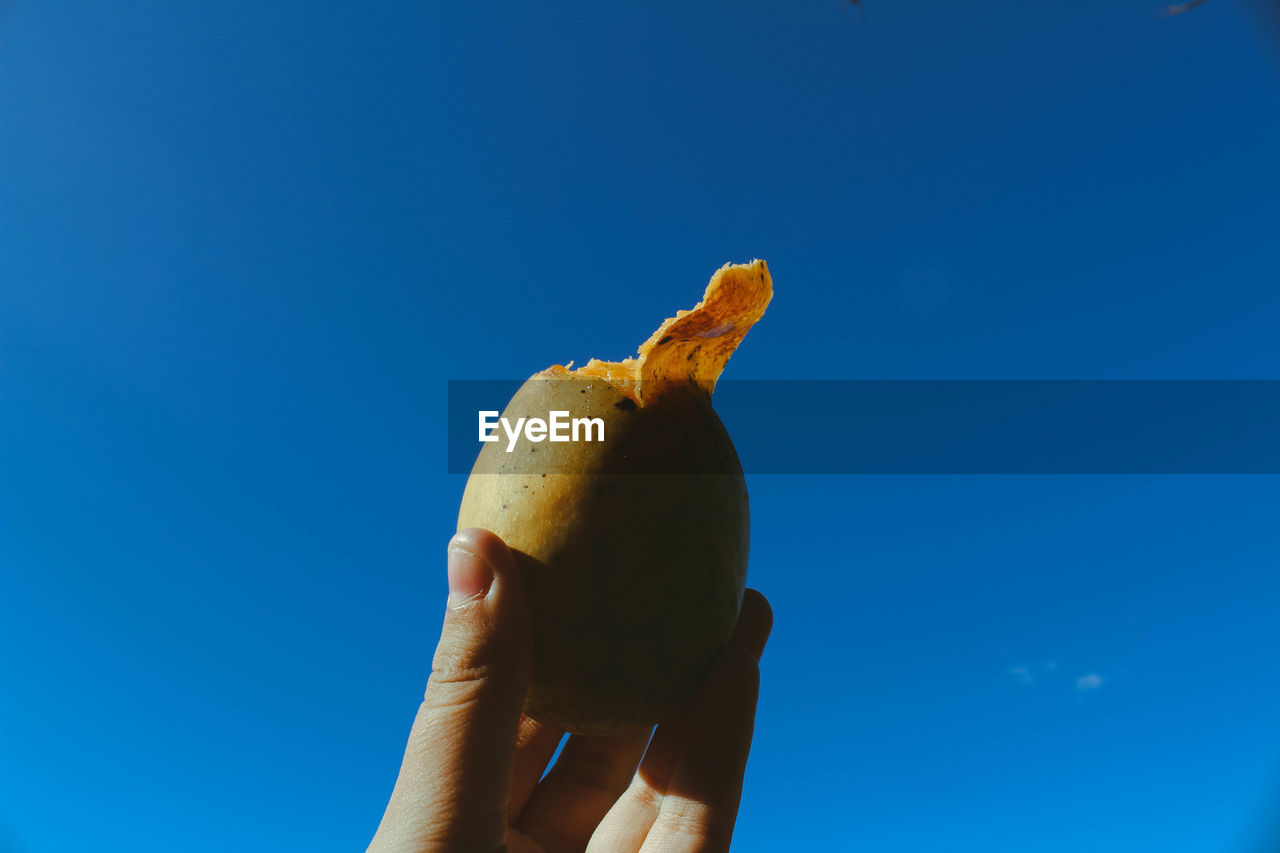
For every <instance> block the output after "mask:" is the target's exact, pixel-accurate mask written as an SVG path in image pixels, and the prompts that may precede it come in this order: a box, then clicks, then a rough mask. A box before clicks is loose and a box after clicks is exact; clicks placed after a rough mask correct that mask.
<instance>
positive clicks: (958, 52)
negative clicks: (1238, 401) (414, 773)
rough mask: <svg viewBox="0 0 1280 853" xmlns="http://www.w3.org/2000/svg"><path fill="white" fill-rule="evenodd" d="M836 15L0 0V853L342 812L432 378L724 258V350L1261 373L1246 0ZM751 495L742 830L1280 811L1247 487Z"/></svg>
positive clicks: (904, 364)
mask: <svg viewBox="0 0 1280 853" xmlns="http://www.w3.org/2000/svg"><path fill="white" fill-rule="evenodd" d="M863 6H864V10H865V11H864V14H863V15H862V16H861V17H860V16H859V14H858V12H857V10H856V9H855V8H854V7H852V6H851V5H847V4H844V3H842V2H840V0H769V1H768V2H766V0H735V2H707V3H686V2H647V3H608V4H605V3H586V2H574V3H562V2H547V3H519V4H517V3H510V4H503V3H460V4H426V3H359V4H357V3H343V4H337V3H323V2H307V3H303V2H283V0H282V2H272V3H247V2H230V0H226V2H220V3H198V2H177V3H175V2H170V0H164V2H159V0H156V2H141V0H135V2H126V3H92V2H74V3H72V2H56V1H55V0H41V2H21V0H12V2H8V3H5V4H4V5H3V6H0V347H2V348H0V466H2V467H0V850H3V851H23V853H45V851H82V850H111V851H114V850H122V851H173V850H183V851H195V852H196V853H198V852H199V851H224V850H264V851H265V850H272V851H279V850H298V851H329V850H332V851H345V850H352V849H360V848H361V847H362V845H363V844H364V843H366V842H367V840H368V838H369V836H370V835H371V833H372V831H373V829H374V827H375V825H376V823H377V820H378V818H379V816H380V813H381V809H382V806H383V804H384V803H385V800H386V797H387V794H388V792H389V790H390V786H391V783H392V781H393V779H394V775H395V771H396V767H397V763H398V760H399V755H400V751H401V749H402V746H403V742H404V737H405V734H406V732H407V730H408V726H409V723H410V721H411V718H412V716H413V713H414V710H415V706H416V703H417V701H418V699H419V697H420V693H421V690H422V686H423V684H424V682H425V679H426V677H427V673H428V669H429V664H430V654H431V650H432V648H433V646H434V643H435V640H436V636H437V631H438V626H439V619H440V611H441V608H442V606H443V602H444V598H445V585H444V570H443V555H444V545H445V542H446V540H447V539H448V537H449V535H450V534H451V533H452V531H453V528H454V523H455V518H456V510H457V503H458V499H459V497H460V494H461V489H462V478H461V477H459V476H449V475H447V474H446V473H445V445H444V435H443V432H442V429H443V427H442V424H443V420H444V405H445V387H446V386H445V383H446V381H447V380H448V379H458V378H511V377H519V376H524V375H527V374H529V373H532V372H533V371H535V370H537V369H540V368H542V367H545V366H547V365H549V364H551V363H553V362H564V361H567V360H569V359H578V360H579V361H580V362H581V360H583V359H585V358H587V357H589V356H592V355H595V356H600V357H605V358H609V357H615V358H616V357H621V356H624V355H627V354H628V353H630V352H631V351H632V349H633V348H634V346H635V345H636V344H638V343H639V342H640V341H642V340H644V338H645V337H646V336H647V335H648V334H649V332H650V331H652V329H653V328H654V325H655V323H656V322H657V321H659V320H661V319H662V318H664V317H666V316H668V315H669V314H670V313H671V312H672V311H673V310H674V309H676V308H680V307H688V306H689V305H691V304H692V303H693V301H695V300H696V299H697V297H698V296H699V295H700V293H701V289H702V287H703V286H704V284H705V283H706V280H707V277H708V276H709V275H710V273H711V272H712V271H713V270H714V269H715V268H716V267H718V266H719V265H720V264H722V263H724V262H726V261H730V260H735V261H744V260H748V259H750V258H752V257H762V258H765V259H767V260H768V261H769V264H770V267H771V269H772V271H773V274H774V278H775V286H776V296H775V299H774V302H773V305H772V306H771V308H770V309H769V313H768V314H767V316H766V317H765V319H764V321H763V322H762V324H761V325H760V326H759V327H758V328H757V329H756V330H755V331H753V332H752V333H751V335H750V337H749V338H748V339H747V342H746V345H745V346H744V347H743V349H742V351H741V352H740V353H739V354H738V355H737V356H736V357H735V359H734V361H733V363H732V364H731V365H730V368H729V372H728V374H727V375H728V376H731V377H734V378H796V377H799V378H813V377H820V378H895V379H896V378H930V379H940V378H1020V379H1025V378H1097V379H1108V378H1198V379H1204V378H1280V348H1278V347H1277V334H1276V330H1277V327H1280V288H1278V287H1277V282H1278V281H1280V238H1278V236H1277V234H1278V233H1280V232H1278V231H1277V222H1280V168H1277V162H1278V161H1277V157H1276V152H1278V151H1280V108H1278V106H1277V105H1278V104H1280V47H1278V43H1277V42H1276V41H1275V40H1273V39H1270V38H1268V37H1267V36H1266V35H1264V33H1263V31H1262V30H1261V29H1260V27H1259V22H1258V20H1257V19H1256V18H1254V17H1252V16H1251V11H1250V7H1249V6H1248V4H1247V2H1246V0H1210V2H1208V3H1206V4H1205V5H1203V6H1201V7H1199V8H1198V9H1196V10H1194V12H1192V13H1188V14H1186V15H1184V16H1181V17H1177V18H1172V19H1168V18H1161V17H1159V15H1158V14H1157V13H1158V11H1159V9H1160V3H1159V2H1158V0H1076V2H1070V3H1049V2H1022V3H1001V2H995V0H972V2H943V0H866V1H865V2H864V4H863ZM730 426H732V424H731V425H730ZM749 485H750V487H751V490H752V509H753V516H754V518H753V522H754V526H753V542H752V547H753V552H752V565H751V583H752V584H753V585H754V586H757V587H759V588H760V589H762V590H764V591H765V592H766V594H767V595H768V596H769V597H770V598H771V599H772V601H773V604H774V608H775V611H776V629H775V633H774V638H773V641H772V643H771V646H770V649H769V650H768V652H767V653H766V657H765V660H764V664H763V676H764V692H763V696H762V700H761V707H760V714H759V719H758V729H757V737H756V746H755V750H754V752H753V756H752V762H751V766H750V769H749V775H748V780H747V788H746V792H745V795H744V807H743V812H742V815H741V818H740V820H739V825H738V835H737V849H740V850H743V851H755V850H760V851H776V850H780V849H788V847H786V846H785V845H789V844H790V845H797V844H800V845H808V846H809V848H810V849H831V848H832V847H833V846H834V847H835V848H837V849H839V848H847V849H858V850H867V851H926V850H927V851H933V850H937V851H943V850H945V851H950V853H954V852H955V851H969V850H973V851H1080V850H1091V851H1113V850H1114V851H1145V850H1153V851H1205V850H1222V849H1228V848H1233V846H1234V845H1235V844H1236V843H1237V842H1238V841H1239V840H1240V838H1241V837H1242V833H1244V832H1245V831H1246V830H1247V828H1248V827H1249V826H1250V825H1252V824H1253V823H1255V822H1256V820H1255V819H1256V814H1257V810H1258V808H1259V807H1260V802H1261V800H1260V798H1263V797H1264V796H1269V797H1271V798H1273V800H1274V801H1276V802H1280V778H1277V777H1276V775H1275V774H1276V771H1277V769H1278V768H1280V727H1277V725H1276V722H1277V720H1280V684H1278V683H1277V680H1276V677H1275V661H1276V659H1277V653H1278V652H1280V637H1278V634H1277V630H1276V618H1275V614H1276V612H1277V606H1280V573H1278V572H1277V571H1276V569H1277V564H1278V563H1280V528H1278V527H1277V524H1276V520H1277V508H1278V507H1280V478H1267V477H1217V478H1215V477H1169V476H1166V477H1120V476H1110V477H1106V476H1103V477H983V476H973V477H888V476H885V477H787V476H768V477H764V476H758V477H752V478H751V480H750V483H749ZM789 849H797V848H796V847H795V846H791V847H790V848H789Z"/></svg>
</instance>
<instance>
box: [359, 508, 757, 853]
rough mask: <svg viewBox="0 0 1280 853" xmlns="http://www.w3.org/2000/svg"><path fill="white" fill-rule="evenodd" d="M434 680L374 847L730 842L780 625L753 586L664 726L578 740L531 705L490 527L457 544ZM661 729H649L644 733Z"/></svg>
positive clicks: (523, 639) (397, 851) (538, 850)
mask: <svg viewBox="0 0 1280 853" xmlns="http://www.w3.org/2000/svg"><path fill="white" fill-rule="evenodd" d="M448 553H449V560H448V572H449V590H450V592H449V600H448V605H447V607H446V613H445V618H444V628H443V631H442V632H441V636H440V643H439V645H438V646H437V647H436V653H435V659H434V661H433V663H432V672H431V677H430V679H429V680H428V682H427V689H426V694H425V696H424V698H423V701H422V705H421V706H420V707H419V709H418V715H417V718H416V719H415V720H414V723H413V728H412V730H411V731H410V733H409V743H408V745H407V746H406V748H405V753H404V760H403V762H402V763H401V765H400V775H399V777H398V778H397V779H396V785H395V789H394V790H393V791H392V793H391V800H390V802H389V803H388V804H387V809H386V812H385V814H384V815H383V817H382V823H381V824H380V825H379V826H378V831H377V833H376V834H375V835H374V838H373V843H372V844H370V845H369V850H370V851H373V853H393V851H394V853H427V851H430V852H431V853H435V852H436V851H450V853H454V851H457V853H495V852H496V851H507V853H562V851H582V850H587V851H592V853H596V851H599V853H605V851H608V853H618V852H620V853H631V851H646V853H647V851H658V850H661V851H665V852H666V853H683V852H684V851H689V853H692V851H699V853H704V851H722V850H728V849H729V841H730V839H731V837H732V835H733V826H734V822H735V821H736V819H737V815H738V802H739V800H740V799H741V795H742V779H743V774H744V772H745V770H746V766H747V753H748V751H749V750H750V748H751V734H752V729H753V727H754V724H755V709H756V697H757V695H758V692H759V683H760V671H759V667H758V664H759V661H760V655H761V653H762V652H763V651H764V646H765V642H766V641H767V640H768V638H769V632H770V630H771V628H772V626H773V614H772V612H771V611H770V608H769V604H768V602H766V601H765V598H764V596H762V595H761V594H760V593H759V592H757V591H755V590H751V589H749V590H747V592H746V596H745V597H744V599H743V602H742V614H741V616H740V617H739V619H738V626H737V629H736V631H735V633H734V636H733V639H732V640H731V641H730V644H729V647H728V648H727V649H726V650H725V651H724V653H723V654H722V655H721V656H720V659H719V660H718V661H717V663H716V665H715V666H714V667H713V669H712V671H711V673H710V674H709V675H708V676H707V678H706V680H705V681H704V682H703V683H702V686H701V687H699V688H698V690H697V691H696V692H695V694H694V695H693V697H691V699H690V700H689V701H688V703H687V704H686V705H685V707H683V708H681V709H680V710H679V711H678V712H676V713H675V714H674V715H673V717H672V718H671V719H670V720H668V721H666V722H663V723H662V724H661V725H659V726H658V727H657V729H656V730H654V731H652V732H650V731H643V732H639V733H636V734H626V735H617V736H611V737H587V736H582V735H570V737H569V740H568V741H567V742H566V744H565V746H564V749H563V750H562V751H561V753H560V757H559V758H558V759H557V760H556V763H555V766H553V767H552V768H551V770H550V772H547V773H546V775H545V777H544V776H543V771H544V770H545V769H546V767H547V764H548V762H550V760H551V757H552V755H553V754H554V753H555V751H556V747H557V746H558V745H559V743H560V740H561V738H562V737H563V734H564V733H563V732H561V731H559V730H557V729H553V728H550V727H548V726H544V725H543V724H541V723H538V722H535V721H533V720H531V719H529V718H528V717H525V716H523V715H522V714H521V710H520V709H521V706H522V704H523V701H524V694H525V690H526V687H527V685H528V683H529V674H530V669H531V666H532V662H531V660H530V623H529V612H528V609H527V606H526V604H525V598H524V590H523V587H522V585H521V578H520V573H519V571H518V570H517V569H516V565H515V561H514V560H513V559H512V556H511V553H510V551H508V550H507V547H506V545H504V544H503V542H502V540H501V539H499V538H498V537H497V536H495V535H494V534H492V533H489V532H487V531H484V530H464V531H462V532H461V533H459V534H458V535H457V536H455V537H454V538H453V540H452V541H451V542H450V544H449V552H448ZM651 734H652V739H651V738H650V735H651Z"/></svg>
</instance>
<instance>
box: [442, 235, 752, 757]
mask: <svg viewBox="0 0 1280 853" xmlns="http://www.w3.org/2000/svg"><path fill="white" fill-rule="evenodd" d="M771 293H772V285H771V282H770V281H769V277H768V272H767V268H765V266H764V263H763V262H761V261H756V262H754V263H753V264H750V265H742V266H733V267H731V266H726V267H725V268H722V269H721V270H720V271H719V272H717V274H716V276H715V277H714V278H713V279H712V283H711V285H710V286H709V287H708V289H707V296H706V297H705V298H704V301H703V303H700V304H699V306H698V307H697V308H695V309H693V311H690V312H681V314H680V315H678V316H677V317H676V318H674V319H673V320H669V321H667V323H664V324H663V327H662V328H660V329H659V330H658V332H657V333H655V335H654V337H653V338H651V339H650V341H649V342H648V343H646V344H645V345H644V346H642V347H641V350H640V356H639V357H638V358H637V359H629V360H627V361H625V362H620V363H605V362H596V361H593V362H591V363H589V364H588V366H587V367H586V368H583V369H580V370H578V371H571V370H568V369H567V368H564V367H559V366H556V367H552V368H549V369H548V370H546V371H543V372H541V373H539V374H536V375H535V376H533V377H532V378H530V379H529V380H528V381H527V382H525V384H524V385H523V386H522V387H521V388H520V390H519V391H517V392H516V394H515V396H514V397H513V398H512V399H511V401H510V403H509V404H508V405H507V408H506V410H505V411H504V412H503V415H502V416H503V417H504V418H507V419H508V420H509V421H510V422H513V423H514V422H515V419H517V418H520V417H540V418H546V417H547V416H548V413H549V412H552V411H569V412H571V413H572V415H573V416H574V417H580V416H586V417H598V418H601V419H602V420H603V422H604V436H605V440H604V441H603V442H599V441H592V442H587V441H574V442H559V443H552V442H549V441H542V442H531V441H522V442H518V443H517V444H515V446H514V447H513V449H512V450H511V451H510V452H508V451H507V445H506V443H505V441H503V442H494V443H489V444H486V445H485V446H484V448H483V450H482V451H481V453H480V456H479V458H478V459H477V461H476V464H475V467H474V468H473V470H472V473H471V476H470V478H469V479H468V481H467V486H466V490H465V492H464V494H463V498H462V506H461V509H460V512H459V516H458V529H459V530H461V529H464V528H468V527H482V528H485V529H488V530H491V531H493V532H494V533H496V534H498V535H499V536H500V537H502V539H503V540H504V541H505V542H506V543H507V545H508V546H509V547H510V548H511V549H512V550H513V552H514V553H515V556H516V561H517V563H518V564H519V566H520V568H521V571H522V573H523V575H524V580H525V588H526V592H527V594H528V597H529V605H530V610H531V613H532V616H533V632H534V640H533V642H534V648H533V652H534V668H533V679H532V684H531V687H530V689H529V693H528V695H527V697H526V702H525V713H527V714H528V715H529V716H531V717H533V718H534V719H536V720H538V721H540V722H543V723H546V724H548V725H552V726H555V727H556V728H560V729H564V730H566V731H570V732H574V733H580V734H611V733H618V732H624V731H631V730H638V729H643V728H646V727H649V726H652V725H654V724H656V723H657V722H658V721H659V720H661V719H662V718H663V717H664V716H666V715H667V714H668V713H669V712H670V711H671V710H673V709H674V708H675V707H676V706H677V705H678V703H679V702H680V700H681V699H682V698H683V697H685V696H687V695H688V694H689V693H690V692H691V691H692V690H693V688H694V687H696V686H697V684H698V683H699V682H700V681H701V680H702V678H703V676H704V675H705V674H706V672H707V670H708V668H709V667H710V665H711V663H712V662H713V661H714V659H715V657H716V656H717V655H718V654H719V653H720V651H721V650H722V649H723V648H724V646H725V645H726V643H727V642H728V640H729V637H730V635H731V633H732V631H733V627H734V624H735V622H736V621H737V618H738V611H739V608H740V607H741V604H742V595H743V590H744V588H745V585H746V576H747V552H748V545H749V538H750V536H749V528H750V523H749V509H748V502H747V489H746V481H745V479H744V477H743V474H742V468H741V465H740V463H739V461H738V456H737V453H736V452H735V450H734V447H733V442H732V441H731V440H730V438H729V434H728V432H727V431H726V430H725V428H724V425H723V424H722V423H721V422H720V419H719V417H718V416H717V415H716V413H715V411H714V409H713V408H712V405H711V390H712V389H713V388H714V385H715V380H716V378H717V377H718V376H719V373H720V370H721V368H723V365H724V362H725V361H727V359H728V356H729V354H730V353H732V351H733V349H734V348H735V347H736V346H737V343H738V342H739V341H741V339H742V336H743V335H745V334H746V330H747V329H748V328H749V327H750V325H751V324H752V323H754V322H755V320H756V319H758V317H759V316H760V314H762V313H763V311H764V305H765V304H767V302H768V299H769V296H770V295H771ZM676 364H679V365H680V370H681V371H682V375H675V374H673V367H672V366H673V365H676Z"/></svg>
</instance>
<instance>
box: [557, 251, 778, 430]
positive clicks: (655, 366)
mask: <svg viewBox="0 0 1280 853" xmlns="http://www.w3.org/2000/svg"><path fill="white" fill-rule="evenodd" d="M772 298H773V279H772V278H771V277H770V275H769V267H768V265H767V264H765V262H764V261H761V260H753V261H752V262H751V263H749V264H725V265H724V266H722V267H721V268H720V269H718V270H716V272H715V274H714V275H713V276H711V281H710V283H709V284H707V290H706V292H705V293H704V294H703V295H702V301H701V302H699V303H698V304H697V305H695V306H694V307H693V308H691V309H689V310H688V311H677V312H676V316H674V317H672V318H671V319H669V320H666V321H664V322H663V323H662V325H661V326H659V327H658V330H657V331H656V332H654V333H653V334H652V335H650V336H649V340H647V341H645V342H644V343H642V344H641V345H640V348H639V350H638V351H637V355H636V356H635V357H634V358H626V359H623V360H622V361H601V360H600V359H598V358H593V359H591V360H590V361H588V362H587V363H586V364H585V365H584V366H582V367H580V368H578V369H577V370H570V369H569V368H567V367H565V366H563V365H559V364H557V365H555V366H553V367H550V368H548V369H547V370H545V371H543V373H542V375H543V376H544V377H545V378H548V379H551V378H569V377H573V378H593V379H603V380H604V381H606V382H608V383H610V384H611V385H614V386H615V387H617V388H618V389H619V390H621V391H623V392H624V393H625V394H627V395H628V396H629V397H631V399H632V400H634V401H635V402H636V403H638V404H639V405H641V406H643V405H646V404H647V403H650V402H652V401H653V400H654V399H656V398H657V397H658V396H660V395H661V394H662V390H663V389H664V388H670V387H673V386H675V385H677V384H681V383H683V382H684V381H691V382H693V383H694V384H695V385H696V386H697V387H699V388H701V389H702V390H703V391H705V392H706V393H707V394H710V393H711V392H712V391H714V390H715V387H716V381H717V380H719V378H720V374H721V373H722V372H723V371H724V367H725V365H726V364H728V363H729V356H731V355H733V351H734V350H736V349H737V348H738V344H740V343H742V339H743V338H744V337H746V335H747V332H748V331H750V329H751V327H752V326H754V325H755V324H756V322H757V321H758V320H759V319H760V318H761V317H763V316H764V311H765V308H767V307H768V306H769V301H770V300H771V299H772ZM673 380H678V381H673Z"/></svg>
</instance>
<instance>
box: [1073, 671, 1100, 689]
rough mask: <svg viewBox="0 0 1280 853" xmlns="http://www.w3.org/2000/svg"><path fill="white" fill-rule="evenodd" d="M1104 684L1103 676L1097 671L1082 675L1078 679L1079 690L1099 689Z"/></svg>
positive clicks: (1077, 687) (1077, 686)
mask: <svg viewBox="0 0 1280 853" xmlns="http://www.w3.org/2000/svg"><path fill="white" fill-rule="evenodd" d="M1101 686H1102V676H1101V675H1098V673H1096V672H1091V673H1089V674H1088V675H1082V676H1080V677H1079V678H1077V679H1076V689H1077V690H1097V689H1098V688H1099V687H1101Z"/></svg>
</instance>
